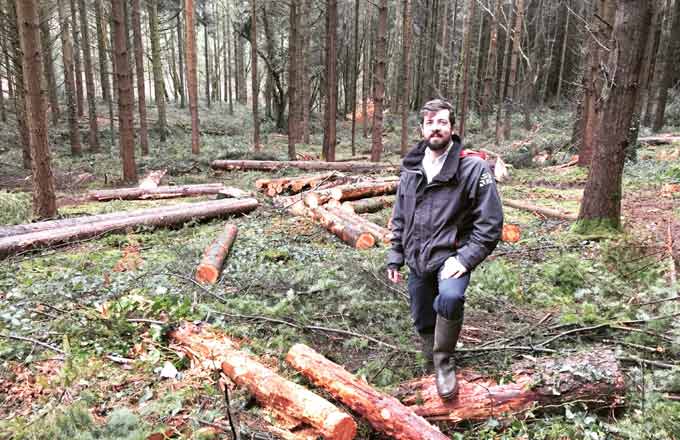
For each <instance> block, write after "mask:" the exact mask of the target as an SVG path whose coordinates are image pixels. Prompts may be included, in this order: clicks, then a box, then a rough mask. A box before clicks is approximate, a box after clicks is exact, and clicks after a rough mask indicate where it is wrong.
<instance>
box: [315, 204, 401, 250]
mask: <svg viewBox="0 0 680 440" xmlns="http://www.w3.org/2000/svg"><path fill="white" fill-rule="evenodd" d="M328 212H330V213H332V214H335V215H337V216H338V217H340V218H341V219H343V220H345V221H347V222H348V223H351V224H353V225H357V226H358V227H359V228H360V229H362V230H364V231H366V232H368V233H369V234H371V235H372V236H373V238H375V239H376V240H377V241H378V242H381V243H385V244H387V243H389V242H390V240H391V239H392V233H391V232H390V230H389V229H386V228H383V227H382V226H380V225H378V224H375V223H373V222H371V221H369V220H367V219H365V218H363V217H362V216H360V215H359V214H355V213H353V212H349V211H346V210H344V209H342V207H340V208H333V207H329V208H328Z"/></svg>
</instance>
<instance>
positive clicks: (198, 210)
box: [0, 199, 258, 256]
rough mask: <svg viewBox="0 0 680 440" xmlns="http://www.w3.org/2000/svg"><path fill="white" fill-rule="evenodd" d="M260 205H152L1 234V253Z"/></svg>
mask: <svg viewBox="0 0 680 440" xmlns="http://www.w3.org/2000/svg"><path fill="white" fill-rule="evenodd" d="M257 206H258V202H257V200H256V199H240V200H232V199H225V200H215V201H210V202H202V203H182V204H177V205H172V206H170V207H167V209H166V210H163V211H160V210H159V209H158V208H153V209H151V210H149V211H148V212H144V211H145V210H139V211H137V214H136V215H135V216H125V217H117V218H114V219H108V220H102V221H96V222H92V223H84V224H78V225H75V226H67V227H63V228H58V229H47V230H44V231H38V232H32V233H27V234H20V235H12V236H8V237H3V238H0V256H7V255H10V254H14V253H17V252H23V251H27V250H29V249H34V248H40V247H47V246H51V245H54V244H59V243H64V242H72V241H76V240H82V239H87V238H90V237H94V236H98V235H101V234H104V233H108V232H114V231H120V230H125V229H126V228H130V227H135V226H171V225H175V224H179V223H184V222H187V221H190V220H200V219H206V218H213V217H221V216H224V215H229V214H239V213H246V212H250V211H252V210H253V209H255V208H257Z"/></svg>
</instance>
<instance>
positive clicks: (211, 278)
mask: <svg viewBox="0 0 680 440" xmlns="http://www.w3.org/2000/svg"><path fill="white" fill-rule="evenodd" d="M237 232H238V228H237V227H236V225H232V224H226V225H225V226H224V229H223V230H222V231H221V232H220V233H219V234H218V235H217V237H215V239H214V240H213V241H212V242H211V243H210V244H209V245H208V247H207V248H205V251H204V252H203V258H202V259H201V262H200V263H199V265H198V267H197V268H196V281H198V282H200V283H203V284H215V281H217V278H218V277H219V276H220V273H221V272H222V264H223V263H224V260H225V259H226V258H227V255H228V254H229V249H231V245H232V244H233V243H234V240H236V234H237Z"/></svg>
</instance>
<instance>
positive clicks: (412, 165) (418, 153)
mask: <svg viewBox="0 0 680 440" xmlns="http://www.w3.org/2000/svg"><path fill="white" fill-rule="evenodd" d="M451 140H452V141H453V145H452V146H451V150H449V154H448V156H447V157H446V161H445V162H444V165H443V166H442V169H441V171H440V172H439V174H437V175H436V176H435V177H434V179H433V180H432V182H448V181H449V180H452V179H454V178H455V177H456V174H457V173H458V164H459V163H460V152H461V151H462V150H463V146H462V145H461V142H460V138H459V137H458V135H456V134H454V135H452V136H451ZM426 148H427V142H425V141H420V142H418V143H417V144H416V145H414V146H413V148H411V149H410V150H409V152H408V153H406V156H404V159H403V160H402V166H403V167H404V168H406V169H409V170H412V171H415V170H419V169H420V168H421V164H422V162H423V157H425V149H426Z"/></svg>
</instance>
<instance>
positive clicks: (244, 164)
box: [210, 160, 399, 173]
mask: <svg viewBox="0 0 680 440" xmlns="http://www.w3.org/2000/svg"><path fill="white" fill-rule="evenodd" d="M210 166H211V167H212V168H213V169H215V170H259V171H276V170H281V169H285V168H298V169H301V170H311V171H333V170H334V171H346V172H350V173H367V172H382V171H391V172H397V171H399V165H398V164H391V163H377V162H324V161H318V160H317V161H314V160H291V161H277V160H215V161H213V162H212V164H210Z"/></svg>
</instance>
